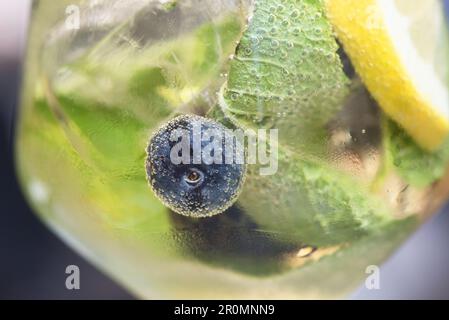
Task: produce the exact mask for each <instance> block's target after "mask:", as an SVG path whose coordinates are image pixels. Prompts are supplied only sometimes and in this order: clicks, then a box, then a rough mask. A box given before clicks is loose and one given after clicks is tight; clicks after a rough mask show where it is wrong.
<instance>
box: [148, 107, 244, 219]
mask: <svg viewBox="0 0 449 320" xmlns="http://www.w3.org/2000/svg"><path fill="white" fill-rule="evenodd" d="M227 133H229V131H227V129H226V127H224V126H223V125H222V124H220V123H218V122H216V121H213V120H211V119H207V118H204V117H200V116H196V115H181V116H178V117H176V118H174V119H172V120H170V121H168V122H167V123H165V124H163V125H162V126H161V127H160V128H159V129H158V130H157V131H156V132H155V133H154V134H153V136H152V137H151V138H150V141H149V144H148V148H147V154H148V156H147V158H146V172H147V177H148V181H149V184H150V186H151V188H152V190H153V192H154V193H155V195H156V196H157V197H158V198H159V199H160V200H161V201H162V202H163V203H164V204H165V205H166V206H167V207H168V208H170V209H171V210H173V211H175V212H176V213H179V214H182V215H185V216H189V217H208V216H213V215H216V214H219V213H221V212H223V211H225V210H226V209H227V208H229V207H230V206H231V205H232V204H233V203H234V202H235V201H236V199H237V197H238V195H239V193H240V191H241V189H242V185H243V181H244V178H245V173H246V166H245V164H244V163H242V161H237V159H242V157H241V155H242V152H243V150H242V146H241V145H240V144H239V141H238V140H233V144H232V147H233V148H229V146H230V145H229V140H226V138H225V137H226V134H227ZM226 141H228V144H227V143H226ZM212 142H213V143H212ZM230 152H231V153H230ZM230 159H232V160H231V161H230Z"/></svg>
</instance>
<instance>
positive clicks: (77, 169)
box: [16, 0, 449, 299]
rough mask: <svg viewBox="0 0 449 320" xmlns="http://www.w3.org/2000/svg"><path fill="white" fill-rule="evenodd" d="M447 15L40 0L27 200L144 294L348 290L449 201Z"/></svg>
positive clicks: (20, 142)
mask: <svg viewBox="0 0 449 320" xmlns="http://www.w3.org/2000/svg"><path fill="white" fill-rule="evenodd" d="M444 4H445V3H444V2H443V1H439V0H419V1H413V2H412V1H408V0H254V1H249V0H207V1H203V0H179V1H176V0H167V1H163V0H160V1H143V0H129V1H115V0H109V1H93V0H91V1H79V3H76V1H58V2H57V3H56V2H55V1H48V0H47V1H42V0H41V1H36V2H34V3H33V8H32V16H31V27H30V32H29V42H28V50H27V56H26V61H25V68H24V71H25V72H24V83H23V90H22V96H21V110H20V117H19V123H18V130H17V136H16V138H17V139H16V140H17V145H16V160H17V168H18V174H19V177H20V180H21V183H22V186H23V189H24V192H25V194H26V195H27V197H28V199H29V201H30V203H31V204H32V206H33V207H34V208H35V210H36V212H37V213H38V214H39V216H40V217H41V218H42V219H43V221H45V223H46V224H48V225H49V226H50V227H51V229H53V230H54V231H55V232H56V233H58V234H59V235H60V236H61V237H62V239H64V241H66V242H67V243H69V244H70V245H71V246H72V247H74V248H75V249H76V250H78V251H80V252H81V253H82V254H83V255H84V256H86V257H87V258H89V259H90V260H91V261H92V262H94V263H95V264H96V265H97V266H98V267H99V268H101V269H102V270H105V271H106V272H107V273H108V274H110V275H111V276H112V277H113V278H114V279H116V280H117V281H119V282H120V283H121V284H123V285H124V286H125V287H127V288H128V289H129V290H130V291H131V292H133V293H135V294H136V295H137V296H139V297H143V298H293V299H294V298H336V297H344V296H345V295H346V294H348V293H349V292H351V290H352V289H354V288H355V287H356V286H357V285H358V284H359V283H361V281H362V280H363V279H364V277H366V273H365V271H366V269H367V267H368V266H370V265H379V264H381V263H382V262H383V261H384V260H385V259H386V258H387V257H388V256H389V254H390V253H391V252H392V251H393V250H394V249H396V248H397V247H398V246H399V245H400V244H401V242H402V241H403V240H404V239H405V238H406V237H407V236H408V235H410V233H411V232H413V231H414V230H415V229H416V228H417V227H418V226H419V225H420V224H422V223H423V222H424V221H425V219H426V218H427V217H429V215H431V214H432V213H434V212H435V211H436V210H437V209H438V208H439V207H440V206H441V205H442V204H443V203H444V201H445V200H446V198H447V197H448V195H449V175H448V172H447V168H448V164H449V140H448V139H449V137H448V135H449V92H448V84H449V82H448V81H449V58H448V57H449V47H448V44H449V42H448V33H447V31H448V30H447V23H446V20H445V14H444V12H445V11H444ZM228 138H230V139H228Z"/></svg>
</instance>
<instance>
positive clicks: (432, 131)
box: [326, 0, 449, 150]
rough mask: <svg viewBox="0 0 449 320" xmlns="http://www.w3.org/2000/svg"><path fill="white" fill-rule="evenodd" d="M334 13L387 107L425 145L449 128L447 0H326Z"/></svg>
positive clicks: (433, 145)
mask: <svg viewBox="0 0 449 320" xmlns="http://www.w3.org/2000/svg"><path fill="white" fill-rule="evenodd" d="M326 9H327V14H328V18H329V19H330V21H331V23H332V24H333V26H334V29H335V32H336V34H337V37H338V38H339V40H340V41H341V43H342V44H343V46H344V48H345V50H346V52H347V53H348V55H349V56H350V58H351V60H352V62H353V64H354V67H355V69H356V70H357V72H358V74H359V75H360V77H361V78H362V80H363V82H364V83H365V85H366V86H367V88H368V89H369V91H370V92H371V94H372V95H373V97H374V98H375V99H376V100H377V102H378V103H379V105H380V106H381V107H382V109H383V110H384V111H385V112H386V113H387V114H388V115H389V116H390V117H391V118H393V119H394V120H395V121H396V122H398V123H399V124H400V125H401V126H402V127H403V128H404V129H405V130H406V131H407V132H408V133H409V134H410V136H412V137H413V138H414V139H415V141H416V142H417V143H418V144H419V145H420V146H421V147H423V148H424V149H427V150H435V149H437V148H438V147H439V146H440V145H441V143H442V142H443V140H444V139H445V138H446V137H447V135H448V133H449V93H448V83H449V81H448V73H449V72H448V71H449V68H448V66H449V64H448V62H449V50H448V41H447V30H446V28H447V27H446V24H445V19H444V9H443V4H442V1H439V0H420V1H411V0H326Z"/></svg>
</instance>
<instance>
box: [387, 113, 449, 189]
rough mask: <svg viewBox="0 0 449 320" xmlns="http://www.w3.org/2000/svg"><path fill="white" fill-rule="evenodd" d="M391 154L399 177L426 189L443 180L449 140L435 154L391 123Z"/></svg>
mask: <svg viewBox="0 0 449 320" xmlns="http://www.w3.org/2000/svg"><path fill="white" fill-rule="evenodd" d="M389 130H390V135H389V137H390V141H389V148H388V150H387V151H388V152H390V154H391V157H392V161H393V165H394V167H395V169H396V170H397V172H398V173H399V175H400V176H401V177H402V178H403V179H405V180H406V181H407V182H408V183H410V184H411V185H413V186H416V187H426V186H428V185H429V184H431V183H433V182H435V181H436V180H438V179H439V178H441V177H442V176H443V175H444V173H445V172H446V169H447V163H448V161H449V140H448V139H447V140H446V141H445V142H444V143H443V145H442V146H441V147H440V148H439V149H438V150H436V151H434V152H428V151H426V150H423V149H422V148H421V147H420V146H418V145H417V144H416V143H415V141H414V140H413V139H412V138H411V137H410V136H409V135H408V134H407V133H406V132H405V131H404V130H403V129H402V128H401V127H400V126H399V125H398V124H396V123H395V122H393V121H389Z"/></svg>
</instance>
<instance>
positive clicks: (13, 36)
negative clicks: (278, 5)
mask: <svg viewBox="0 0 449 320" xmlns="http://www.w3.org/2000/svg"><path fill="white" fill-rule="evenodd" d="M419 1H426V0H419ZM448 2H449V1H446V3H448ZM29 9H30V1H28V0H16V1H1V2H0V196H1V202H2V206H1V208H0V299H132V296H131V295H130V294H129V293H127V292H126V291H125V290H124V289H122V288H121V287H120V286H119V285H117V284H116V283H114V282H113V281H112V280H110V279H109V278H108V277H107V276H105V275H104V274H102V273H101V272H100V271H98V270H97V269H95V268H94V267H93V266H92V265H90V264H89V263H88V262H86V261H85V260H84V259H83V258H81V257H80V256H79V255H78V254H77V253H75V252H74V251H72V250H71V249H70V248H68V247H67V246H66V245H65V244H64V243H62V242H61V241H60V240H59V239H58V238H57V237H56V236H55V235H53V234H52V233H51V232H50V231H49V230H47V229H46V228H45V227H44V226H43V224H42V223H41V222H40V221H39V220H38V219H37V217H36V216H35V215H34V214H33V213H32V212H31V210H30V208H29V207H28V206H27V203H26V202H25V200H24V198H23V196H22V194H21V191H20V189H19V186H18V184H17V181H16V178H15V169H14V163H13V139H14V119H15V117H16V114H17V102H18V90H19V88H20V75H21V62H22V57H23V52H24V48H25V39H26V30H27V23H28V15H29ZM448 231H449V206H446V207H445V208H444V209H443V210H442V211H441V212H440V213H439V214H437V215H435V216H434V217H433V218H432V219H431V220H430V221H428V222H427V223H426V224H425V225H424V226H422V227H421V228H420V229H419V230H418V232H416V233H415V234H414V235H413V236H412V237H411V238H410V239H409V240H408V241H407V242H406V243H405V244H404V245H403V246H402V247H401V248H400V249H399V250H398V251H396V253H395V254H394V255H393V256H392V257H391V258H390V259H389V260H388V261H387V262H386V263H385V264H384V265H383V266H381V271H380V285H381V288H380V289H379V290H368V289H366V288H365V287H364V285H363V284H361V286H360V288H359V289H357V290H356V291H355V292H354V293H353V294H352V295H351V296H350V297H349V298H351V299H449V250H448V245H449V232H448ZM70 264H74V265H77V266H79V268H80V272H81V274H82V276H81V289H80V290H67V289H66V287H65V279H66V276H67V275H66V274H65V268H66V266H67V265H70Z"/></svg>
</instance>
